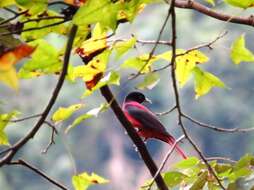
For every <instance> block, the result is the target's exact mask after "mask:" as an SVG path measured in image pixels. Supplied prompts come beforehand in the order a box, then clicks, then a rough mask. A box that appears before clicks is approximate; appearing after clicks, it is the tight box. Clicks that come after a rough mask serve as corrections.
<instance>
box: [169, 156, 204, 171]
mask: <svg viewBox="0 0 254 190" xmlns="http://www.w3.org/2000/svg"><path fill="white" fill-rule="evenodd" d="M198 163H199V159H198V158H196V157H189V158H188V159H186V160H182V161H180V162H178V163H177V164H176V165H175V166H174V167H175V168H178V169H188V168H191V167H193V166H195V165H197V164H198Z"/></svg>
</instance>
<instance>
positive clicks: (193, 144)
mask: <svg viewBox="0 0 254 190" xmlns="http://www.w3.org/2000/svg"><path fill="white" fill-rule="evenodd" d="M175 1H176V0H172V1H171V5H170V9H172V13H171V14H172V21H171V28H172V58H171V64H172V67H171V77H172V86H173V91H174V95H175V101H176V109H177V111H178V125H179V126H180V127H181V129H182V131H183V134H184V135H185V137H186V139H187V140H188V141H189V143H190V144H191V145H192V147H193V148H194V149H195V150H196V152H197V153H198V155H199V156H200V158H201V159H202V160H203V162H204V163H205V165H206V166H207V169H208V171H209V172H210V173H211V174H212V175H213V176H214V178H215V179H216V181H217V182H218V184H219V186H220V187H221V188H222V189H223V190H226V189H225V187H224V186H223V184H222V183H221V181H220V179H219V177H218V176H217V175H216V173H215V171H214V170H213V168H212V167H211V166H210V164H209V162H208V161H207V160H206V158H205V156H204V155H203V153H202V152H201V150H200V149H199V148H198V146H197V145H196V144H195V142H194V141H193V140H192V139H191V137H190V136H189V134H188V132H187V130H186V129H185V126H184V124H183V121H182V110H181V105H180V98H179V92H178V87H177V81H176V74H175V67H176V61H175V60H176V56H177V55H176V13H175Z"/></svg>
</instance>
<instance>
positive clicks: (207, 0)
mask: <svg viewBox="0 0 254 190" xmlns="http://www.w3.org/2000/svg"><path fill="white" fill-rule="evenodd" d="M205 1H206V2H207V3H209V4H211V5H212V6H215V2H214V0H205Z"/></svg>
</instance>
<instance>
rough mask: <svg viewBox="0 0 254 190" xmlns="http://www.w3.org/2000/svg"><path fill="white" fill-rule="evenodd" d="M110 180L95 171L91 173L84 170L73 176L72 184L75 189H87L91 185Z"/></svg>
mask: <svg viewBox="0 0 254 190" xmlns="http://www.w3.org/2000/svg"><path fill="white" fill-rule="evenodd" d="M108 182H109V180H107V179H105V178H103V177H101V176H99V175H97V174H95V173H92V174H91V175H89V174H88V173H87V172H83V173H81V174H79V175H74V176H72V184H73V186H74V188H75V190H86V189H87V188H88V187H89V186H91V185H96V184H105V183H108Z"/></svg>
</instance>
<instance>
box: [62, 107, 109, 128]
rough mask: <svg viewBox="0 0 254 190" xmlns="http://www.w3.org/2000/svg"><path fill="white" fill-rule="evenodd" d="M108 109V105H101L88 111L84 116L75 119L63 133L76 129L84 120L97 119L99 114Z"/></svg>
mask: <svg viewBox="0 0 254 190" xmlns="http://www.w3.org/2000/svg"><path fill="white" fill-rule="evenodd" d="M107 109H108V104H106V103H105V104H101V105H100V106H99V107H97V108H93V109H91V110H90V111H88V112H86V113H85V114H83V115H81V116H79V117H77V118H76V119H75V120H74V121H73V122H72V124H71V125H70V126H68V128H67V129H66V130H65V133H68V132H69V130H70V129H72V128H74V127H76V126H77V125H79V124H80V123H81V122H83V121H85V120H86V119H89V118H91V117H97V116H98V114H99V113H101V112H103V111H106V110H107Z"/></svg>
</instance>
